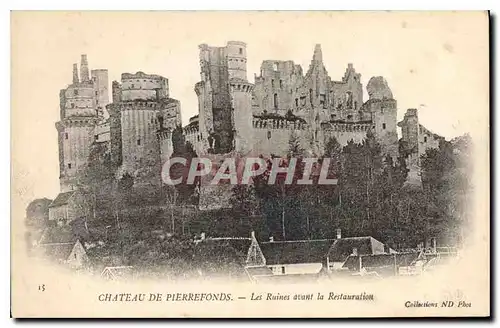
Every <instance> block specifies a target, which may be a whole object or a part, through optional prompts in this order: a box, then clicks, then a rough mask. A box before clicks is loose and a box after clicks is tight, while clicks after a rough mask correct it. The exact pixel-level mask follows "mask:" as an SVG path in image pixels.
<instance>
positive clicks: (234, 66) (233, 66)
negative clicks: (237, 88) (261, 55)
mask: <svg viewBox="0 0 500 328" xmlns="http://www.w3.org/2000/svg"><path fill="white" fill-rule="evenodd" d="M226 56H227V68H228V73H229V79H233V78H234V79H241V80H244V81H246V80H247V45H246V43H245V42H241V41H229V42H228V43H227V46H226Z"/></svg>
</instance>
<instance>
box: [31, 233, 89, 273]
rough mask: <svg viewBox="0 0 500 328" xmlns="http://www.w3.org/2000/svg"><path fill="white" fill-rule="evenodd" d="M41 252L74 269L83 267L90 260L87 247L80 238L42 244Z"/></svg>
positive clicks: (46, 256) (40, 246)
mask: <svg viewBox="0 0 500 328" xmlns="http://www.w3.org/2000/svg"><path fill="white" fill-rule="evenodd" d="M38 248H39V251H40V253H41V254H42V255H43V256H45V258H47V259H49V260H52V261H54V262H56V263H59V264H65V265H68V266H69V267H70V268H72V269H81V268H83V267H85V265H86V264H87V263H88V262H89V258H88V256H87V253H86V252H85V247H83V245H82V243H81V242H80V240H77V241H76V242H67V243H50V244H40V245H39V246H38Z"/></svg>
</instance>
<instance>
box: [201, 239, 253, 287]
mask: <svg viewBox="0 0 500 328" xmlns="http://www.w3.org/2000/svg"><path fill="white" fill-rule="evenodd" d="M251 245H252V239H251V238H206V239H203V240H200V241H198V242H197V244H196V246H195V248H194V254H193V263H194V265H195V266H196V267H197V269H198V270H199V272H201V273H202V274H203V275H204V276H210V277H217V276H224V277H228V276H229V277H231V278H243V279H249V277H248V274H247V272H246V271H245V266H246V265H247V263H246V261H247V257H248V251H249V249H250V246H251Z"/></svg>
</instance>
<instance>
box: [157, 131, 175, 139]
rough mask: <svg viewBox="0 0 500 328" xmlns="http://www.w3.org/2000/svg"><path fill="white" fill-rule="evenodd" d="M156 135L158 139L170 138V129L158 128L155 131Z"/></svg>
mask: <svg viewBox="0 0 500 328" xmlns="http://www.w3.org/2000/svg"><path fill="white" fill-rule="evenodd" d="M156 137H157V138H158V140H160V141H163V140H168V139H172V131H171V130H170V129H163V130H159V131H157V132H156Z"/></svg>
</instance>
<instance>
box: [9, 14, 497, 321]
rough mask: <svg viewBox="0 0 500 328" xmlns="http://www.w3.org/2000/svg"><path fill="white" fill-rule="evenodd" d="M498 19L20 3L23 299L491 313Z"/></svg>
mask: <svg viewBox="0 0 500 328" xmlns="http://www.w3.org/2000/svg"><path fill="white" fill-rule="evenodd" d="M489 19H490V17H489V13H488V12H481V11H462V12H451V11H450V12H446V11H441V12H432V11H429V12H424V11H414V12H398V11H393V12H382V11H380V12H376V11H372V12H364V11H353V12H349V11H342V12H340V11H339V12H335V11H331V12H328V11H311V12H306V11H303V12H302V11H277V12H267V11H259V12H257V11H234V12H230V11H228V12H217V11H213V12H208V11H207V12H203V11H185V12H174V11H172V12H169V11H150V12H139V11H137V12H133V11H130V12H125V11H116V12H113V11H102V12H101V11H78V12H77V11H67V12H65V11H13V12H12V13H11V38H12V41H11V44H12V52H11V57H12V60H11V65H12V66H11V67H12V84H11V90H12V95H11V103H12V107H11V117H12V120H11V127H12V134H11V137H12V149H11V158H12V171H11V179H12V189H11V193H12V197H11V205H12V217H11V240H12V242H11V258H12V263H11V288H12V293H11V309H12V310H11V311H12V312H11V313H12V317H15V318H70V317H79V318H298V317H300V318H304V317H306V318H346V317H347V318H357V317H358V318H359V317H362V318H366V317H370V318H377V317H488V316H490V212H489V211H490V210H489V209H490V194H489V190H490V174H489V169H490V168H489V156H490V155H489V149H490V139H489V135H490V133H489V124H490V123H489V107H490V103H489V99H490V84H489V69H490V68H489Z"/></svg>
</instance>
